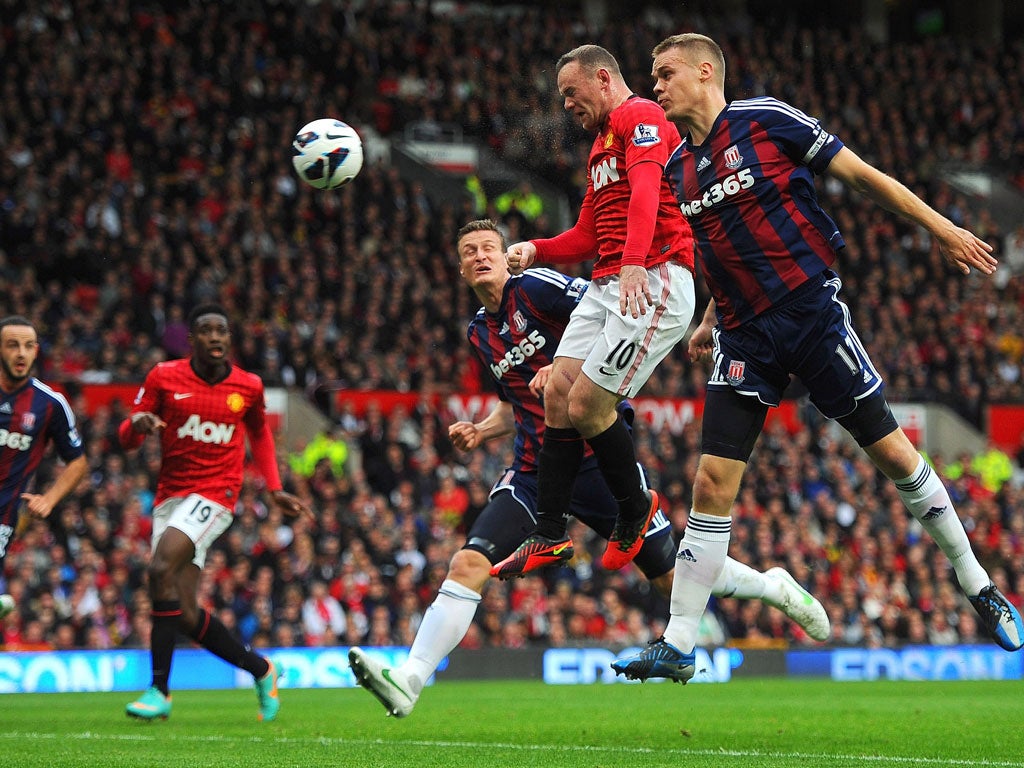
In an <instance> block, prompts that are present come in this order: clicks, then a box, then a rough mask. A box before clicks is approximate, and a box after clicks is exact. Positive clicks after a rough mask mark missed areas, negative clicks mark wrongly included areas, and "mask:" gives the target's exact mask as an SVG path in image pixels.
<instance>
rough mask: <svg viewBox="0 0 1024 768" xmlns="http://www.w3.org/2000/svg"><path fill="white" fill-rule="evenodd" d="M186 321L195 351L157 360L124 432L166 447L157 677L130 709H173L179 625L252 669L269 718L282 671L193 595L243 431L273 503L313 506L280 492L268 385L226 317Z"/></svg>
mask: <svg viewBox="0 0 1024 768" xmlns="http://www.w3.org/2000/svg"><path fill="white" fill-rule="evenodd" d="M188 327H189V344H190V346H191V348H192V354H191V356H190V357H188V358H185V359H182V360H172V361H169V362H165V363H159V364H158V365H156V366H155V367H154V368H153V369H152V370H151V371H150V372H149V374H148V375H147V376H146V380H145V382H144V383H143V385H142V388H141V389H140V390H139V394H138V395H137V396H136V398H135V404H134V405H133V407H132V410H131V413H130V415H129V416H128V418H126V419H125V420H124V421H123V422H122V423H121V425H120V428H119V430H118V437H119V438H120V441H121V444H122V445H123V446H124V447H125V448H126V449H134V448H138V447H139V446H140V445H141V444H142V442H143V440H144V439H145V437H146V436H147V435H152V434H159V435H160V446H161V452H162V456H161V463H160V474H159V478H158V480H157V489H156V498H155V499H154V507H153V555H152V560H151V561H150V565H149V570H148V575H149V594H150V598H151V599H152V603H153V606H152V611H153V630H152V636H151V642H150V656H151V660H152V672H153V682H152V686H151V687H150V688H149V689H148V690H147V691H146V692H145V693H143V694H142V696H141V697H140V698H139V699H138V700H136V701H133V702H131V703H130V704H128V706H127V708H126V712H127V714H128V715H129V716H131V717H136V718H140V719H143V720H153V719H156V718H162V719H166V718H167V717H168V716H169V715H170V713H171V697H170V693H169V687H168V679H169V677H170V673H171V659H172V657H173V654H174V643H175V640H176V638H177V635H178V632H179V631H181V632H183V633H185V634H187V635H188V636H189V637H191V638H192V639H193V640H195V641H196V642H197V643H199V644H200V645H201V646H203V647H204V648H206V649H207V650H209V651H211V652H212V653H214V654H215V655H217V656H219V657H220V658H222V659H224V660H225V661H227V662H228V663H230V664H233V665H234V666H236V667H239V668H240V669H244V670H246V671H247V672H249V673H250V674H252V676H253V679H254V680H255V683H256V694H257V698H258V701H259V719H260V720H262V721H270V720H273V719H274V718H275V717H276V716H277V712H278V709H279V708H280V700H279V698H278V695H277V677H278V674H279V672H278V670H277V668H276V667H275V665H274V663H273V661H271V660H270V659H267V658H265V657H263V656H261V655H260V654H258V653H256V652H255V651H253V650H252V649H251V648H249V647H248V646H247V645H243V644H242V643H241V642H239V641H238V640H237V639H236V638H235V637H234V636H233V635H232V634H231V632H230V631H229V630H228V629H227V627H225V626H224V625H223V624H222V623H221V622H220V620H219V619H217V618H216V617H215V616H213V615H212V614H210V613H209V612H207V611H206V610H204V609H203V608H200V607H199V606H198V604H197V600H196V596H197V592H198V586H199V576H200V573H201V571H202V568H203V565H204V563H205V562H206V553H207V550H208V549H209V547H210V545H211V544H212V543H213V542H214V540H215V539H216V538H217V537H218V536H220V535H221V534H222V533H223V532H224V531H226V530H227V528H228V526H230V525H231V522H232V519H233V516H234V507H235V503H236V502H237V501H238V495H239V492H240V491H241V488H242V479H243V465H244V463H245V436H246V435H248V437H249V444H250V446H251V448H252V457H253V460H254V462H255V464H256V466H257V468H258V470H259V472H260V474H261V475H262V476H263V479H264V480H265V481H266V484H267V491H268V493H269V494H270V496H271V498H272V499H273V501H274V503H275V504H276V505H277V506H278V507H280V508H281V509H282V511H283V512H284V513H285V514H287V515H291V516H295V515H299V514H310V512H309V509H308V508H307V507H306V505H305V504H303V503H302V501H300V500H299V499H298V498H296V497H295V496H293V495H292V494H290V493H286V492H285V491H284V490H283V489H282V488H281V478H280V476H279V474H278V468H277V458H276V455H275V449H274V437H273V435H272V433H271V431H270V425H269V423H268V422H267V419H266V406H265V402H264V390H263V382H262V381H261V380H260V378H259V376H257V375H256V374H254V373H249V372H247V371H243V370H242V369H241V368H239V367H238V366H236V365H233V364H232V363H231V362H230V361H229V359H228V352H229V349H230V343H231V331H230V329H229V326H228V318H227V313H226V312H225V311H224V309H223V308H221V307H220V306H217V305H213V304H204V305H201V306H198V307H196V308H195V309H193V310H192V311H191V312H190V313H189V316H188Z"/></svg>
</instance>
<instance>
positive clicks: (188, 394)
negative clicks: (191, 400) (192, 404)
mask: <svg viewBox="0 0 1024 768" xmlns="http://www.w3.org/2000/svg"><path fill="white" fill-rule="evenodd" d="M193 394H195V393H194V392H184V393H182V392H175V393H174V399H175V400H184V399H185V398H186V397H192V395H193Z"/></svg>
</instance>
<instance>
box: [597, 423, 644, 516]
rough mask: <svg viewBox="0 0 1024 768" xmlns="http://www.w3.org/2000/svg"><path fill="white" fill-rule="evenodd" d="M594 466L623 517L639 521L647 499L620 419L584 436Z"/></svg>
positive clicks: (630, 438) (634, 452)
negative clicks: (605, 427) (589, 436)
mask: <svg viewBox="0 0 1024 768" xmlns="http://www.w3.org/2000/svg"><path fill="white" fill-rule="evenodd" d="M587 442H588V443H590V447H591V449H593V451H594V456H595V457H596V458H597V466H598V467H599V468H600V470H601V474H602V475H603V476H604V480H605V482H606V483H608V488H609V489H610V490H611V492H612V495H613V496H614V497H615V500H616V501H617V502H619V514H620V515H621V516H622V519H623V520H639V519H640V518H641V517H644V516H645V515H646V514H647V508H648V505H649V502H648V501H647V494H646V493H644V487H643V483H642V482H641V480H640V467H638V466H637V463H636V449H635V448H634V447H633V438H632V436H631V435H630V434H629V430H628V429H626V424H625V423H624V422H623V421H622V419H621V418H617V419H615V423H613V424H612V425H611V426H610V427H608V429H606V430H605V431H604V432H602V433H601V434H599V435H595V436H594V437H591V438H588V439H587Z"/></svg>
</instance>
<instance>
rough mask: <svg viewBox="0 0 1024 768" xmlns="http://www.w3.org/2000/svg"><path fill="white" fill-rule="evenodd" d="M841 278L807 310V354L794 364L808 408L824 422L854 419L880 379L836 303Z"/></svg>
mask: <svg viewBox="0 0 1024 768" xmlns="http://www.w3.org/2000/svg"><path fill="white" fill-rule="evenodd" d="M840 285H841V284H840V283H839V278H838V277H834V278H832V279H830V280H827V281H826V285H825V288H824V290H822V291H820V292H819V293H817V294H816V295H815V296H814V297H813V299H812V300H811V301H809V302H808V303H807V305H806V310H807V312H808V316H807V317H806V318H805V323H804V327H805V328H806V329H807V330H806V334H807V335H806V336H805V342H806V343H804V344H802V345H801V348H802V349H804V350H806V352H804V354H802V355H801V356H800V357H799V359H797V360H796V361H795V363H794V370H793V372H794V373H795V374H796V375H797V376H799V377H800V380H801V381H802V382H803V384H804V386H805V387H807V391H808V393H809V395H810V399H811V402H812V403H814V405H815V406H816V407H817V408H818V410H819V411H821V412H822V413H823V414H824V415H825V416H827V417H829V418H831V419H837V418H839V417H841V416H846V415H847V414H850V413H852V412H853V411H854V410H855V409H856V408H857V404H858V402H860V401H862V400H865V399H866V398H869V397H872V396H873V395H875V394H876V393H878V392H879V391H880V390H881V389H882V377H881V376H880V375H879V373H878V371H877V370H876V369H875V366H874V364H873V363H872V362H871V358H870V357H869V355H868V352H867V349H865V347H864V344H863V343H862V342H861V340H860V337H859V336H858V335H857V332H856V331H855V330H854V328H853V323H852V322H851V319H850V310H849V308H848V307H847V306H846V304H845V303H844V302H842V301H841V300H840V299H839V295H838V294H839V288H840Z"/></svg>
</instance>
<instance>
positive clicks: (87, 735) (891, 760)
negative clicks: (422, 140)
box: [0, 731, 1024, 768]
mask: <svg viewBox="0 0 1024 768" xmlns="http://www.w3.org/2000/svg"><path fill="white" fill-rule="evenodd" d="M0 739H4V740H6V741H14V740H18V739H37V740H40V741H43V740H57V739H76V740H79V741H136V742H167V741H179V742H190V743H193V742H194V743H211V744H215V743H239V744H262V743H266V744H316V745H318V746H344V745H346V744H348V745H360V746H394V747H430V748H434V749H437V748H449V749H502V750H519V751H521V752H600V753H609V754H630V755H669V756H678V757H687V756H691V757H713V756H718V757H738V758H778V759H798V760H815V761H818V762H819V763H820V764H824V763H826V762H828V761H836V760H845V761H848V762H862V763H865V764H871V765H921V766H944V765H945V766H960V767H962V768H1024V762H1018V761H1012V760H969V759H957V758H944V757H904V756H900V755H851V754H839V753H834V752H833V753H825V752H777V751H770V752H765V751H761V750H756V749H750V750H747V749H674V748H671V747H667V748H664V749H657V748H653V747H606V746H592V745H587V744H575V745H573V744H569V745H566V744H512V743H504V742H486V741H437V740H430V741H428V740H423V739H342V738H331V737H327V736H318V737H309V738H294V737H289V736H275V737H265V736H248V737H242V736H188V735H182V734H174V733H161V734H157V735H153V734H134V733H114V734H111V733H92V732H91V731H83V732H82V733H41V732H39V731H6V732H4V731H0Z"/></svg>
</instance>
